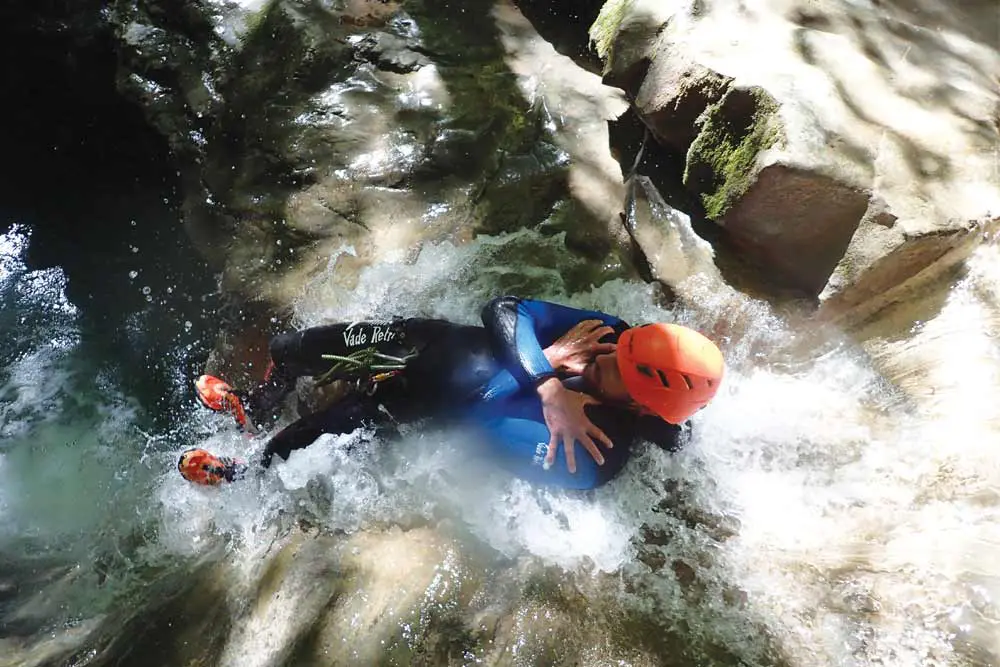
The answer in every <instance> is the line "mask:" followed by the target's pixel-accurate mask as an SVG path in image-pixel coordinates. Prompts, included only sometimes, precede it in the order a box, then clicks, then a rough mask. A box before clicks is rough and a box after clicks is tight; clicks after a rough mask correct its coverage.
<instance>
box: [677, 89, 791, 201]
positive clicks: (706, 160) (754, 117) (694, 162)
mask: <svg viewBox="0 0 1000 667" xmlns="http://www.w3.org/2000/svg"><path fill="white" fill-rule="evenodd" d="M698 122H699V123H700V125H701V129H700V131H699V133H698V136H697V137H696V138H695V140H694V143H692V144H691V148H690V149H689V150H688V155H687V164H686V166H685V170H684V185H686V186H687V187H688V188H689V189H691V190H693V191H694V192H695V193H696V194H697V195H698V196H699V197H700V198H701V202H702V205H703V206H704V208H705V215H706V216H707V217H708V218H709V219H711V220H719V219H721V218H722V217H723V216H724V215H725V214H726V213H727V212H728V211H729V210H730V209H731V208H732V207H733V205H734V204H735V203H736V202H737V201H738V200H739V199H740V198H741V197H743V195H745V194H746V193H747V190H749V188H750V185H751V184H752V183H753V179H754V177H755V176H756V174H757V172H758V169H757V159H758V156H759V155H760V154H761V153H762V152H763V151H765V150H767V149H769V148H771V147H772V146H774V145H775V144H777V143H778V142H779V141H781V140H782V138H783V136H784V135H783V130H782V124H781V121H780V119H779V118H778V103H777V102H775V100H774V98H772V97H771V96H770V95H769V94H768V93H767V92H766V91H765V90H763V89H762V88H757V87H753V88H747V89H743V88H731V89H730V90H729V91H728V92H727V93H726V94H725V95H724V96H723V97H722V99H721V100H719V102H717V103H715V104H712V105H709V107H708V108H707V109H706V110H705V112H704V113H703V114H702V116H701V117H700V118H699V121H698Z"/></svg>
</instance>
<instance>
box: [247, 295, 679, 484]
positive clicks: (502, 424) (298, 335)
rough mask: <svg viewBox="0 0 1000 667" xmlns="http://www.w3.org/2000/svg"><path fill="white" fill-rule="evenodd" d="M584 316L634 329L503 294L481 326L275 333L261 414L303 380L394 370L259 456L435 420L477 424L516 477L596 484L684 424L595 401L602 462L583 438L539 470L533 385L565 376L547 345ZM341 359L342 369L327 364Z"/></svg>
mask: <svg viewBox="0 0 1000 667" xmlns="http://www.w3.org/2000/svg"><path fill="white" fill-rule="evenodd" d="M589 319H597V320H601V321H602V322H604V323H605V324H607V325H608V326H610V327H611V328H612V329H613V330H614V333H613V334H610V335H609V336H608V337H607V338H606V341H605V342H613V341H615V340H617V338H618V336H619V335H620V334H621V333H622V332H623V331H624V330H625V329H627V328H628V324H626V323H625V322H624V321H622V320H620V319H619V318H616V317H612V316H610V315H607V314H605V313H600V312H597V311H590V310H581V309H577V308H570V307H567V306H562V305H559V304H555V303H549V302H545V301H537V300H532V299H521V298H517V297H511V296H504V297H499V298H496V299H494V300H492V301H490V302H489V303H488V304H487V305H486V306H485V307H484V308H483V311H482V321H483V326H481V327H479V326H468V325H461V324H454V323H452V322H448V321H445V320H438V319H423V318H409V319H398V320H394V321H390V322H374V321H367V322H354V323H338V324H332V325H328V326H321V327H313V328H309V329H305V330H302V331H297V332H293V333H289V334H282V335H279V336H276V337H275V338H274V339H272V341H271V346H270V352H271V359H272V361H273V363H274V370H273V372H272V375H271V376H270V379H269V381H268V382H267V383H265V384H264V385H262V386H261V387H259V388H258V389H257V390H255V391H254V392H252V393H251V394H250V397H249V398H250V400H249V408H250V411H251V414H252V416H254V417H255V418H260V417H261V416H263V415H264V414H267V413H268V412H273V408H274V406H275V404H276V403H277V399H279V398H280V397H281V396H282V395H283V394H284V393H285V392H287V390H288V389H289V388H290V387H291V386H292V383H293V382H294V379H295V378H296V377H300V376H313V377H323V378H324V379H326V378H332V377H336V378H338V379H339V378H343V379H350V378H359V377H361V378H368V377H369V376H370V375H373V374H378V373H381V372H385V373H388V374H390V375H392V377H390V378H389V379H385V380H384V381H381V382H378V383H377V384H365V383H363V385H362V386H368V387H374V388H375V391H374V393H369V392H367V391H363V390H361V391H357V392H353V393H351V394H349V395H348V396H347V397H346V398H344V399H342V400H340V401H338V402H337V403H335V404H334V405H332V406H331V407H329V408H327V409H324V410H322V411H320V412H317V413H314V414H311V415H307V416H305V417H302V418H301V419H299V420H298V421H296V422H294V423H292V424H291V425H289V426H288V427H286V428H285V429H283V430H281V431H280V432H279V433H277V434H276V435H275V436H274V437H273V438H272V439H271V440H270V442H269V443H268V444H267V447H266V449H265V452H264V457H263V463H264V465H269V464H270V462H271V459H272V457H273V456H274V455H275V454H277V455H278V456H280V457H281V458H284V459H287V458H288V456H289V454H290V453H291V452H292V451H293V450H295V449H300V448H302V447H306V446H308V445H310V444H311V443H312V442H314V441H315V440H316V439H317V438H318V437H319V436H320V435H322V434H324V433H334V434H336V433H349V432H351V431H353V430H355V429H356V428H359V427H362V426H365V427H369V428H375V429H376V430H380V431H382V432H384V433H391V432H392V430H393V429H394V426H393V422H397V423H398V422H407V421H412V420H418V419H425V418H434V419H437V420H442V421H451V422H454V423H459V424H463V425H466V426H471V427H473V428H474V429H477V430H478V431H479V432H480V433H481V434H482V436H483V440H484V441H485V442H486V443H487V444H488V448H489V450H490V454H491V457H492V458H494V459H495V460H496V461H497V462H498V463H499V464H501V465H503V466H504V467H506V468H507V469H508V470H510V471H511V472H512V473H513V474H514V475H517V476H519V477H522V478H525V479H528V480H529V481H532V482H535V483H539V484H547V485H556V486H561V487H566V488H576V489H585V488H593V487H596V486H599V485H601V484H603V483H605V482H606V481H608V480H609V479H611V478H612V477H613V476H614V475H615V474H617V473H618V471H619V470H621V468H622V466H624V464H625V462H626V460H627V459H628V455H629V450H630V448H631V446H632V444H633V443H634V441H635V440H636V439H638V438H642V439H646V440H649V441H652V442H654V443H656V444H658V445H660V446H662V447H665V448H668V449H671V450H673V449H676V448H677V447H678V445H679V437H680V429H679V427H677V426H673V425H671V424H668V423H666V422H663V421H662V420H660V419H657V418H656V417H652V416H639V415H637V414H635V413H634V412H630V411H628V410H625V409H624V408H622V407H618V406H611V405H603V404H602V405H588V406H587V407H586V411H587V415H588V417H589V418H590V420H591V421H592V422H593V423H594V424H595V425H596V426H597V427H598V428H600V429H601V430H603V431H604V432H605V433H606V434H607V435H608V437H609V438H610V439H611V440H612V442H613V443H614V445H615V446H614V447H613V448H612V449H610V450H604V451H603V453H604V458H605V463H604V465H603V466H598V465H597V463H596V462H595V461H594V460H593V458H592V457H591V456H590V454H589V453H587V452H586V450H584V449H583V447H582V446H580V445H577V447H578V449H577V455H576V461H577V471H576V473H575V474H573V473H570V472H569V471H568V470H567V468H566V459H565V453H564V450H563V448H562V447H560V449H559V453H558V455H557V459H556V462H555V464H554V465H553V466H552V467H551V468H550V469H549V470H547V471H546V470H544V469H543V468H542V462H543V459H544V456H545V452H546V449H547V447H548V443H549V431H548V428H547V427H546V425H545V420H544V418H543V416H542V404H541V400H540V399H539V397H538V395H537V393H536V387H537V385H538V384H539V383H540V382H541V381H543V380H545V379H548V378H550V377H560V376H559V375H558V374H557V373H556V371H555V370H553V368H552V366H551V365H550V364H549V362H548V360H547V359H546V358H545V355H544V353H543V349H544V348H545V347H547V346H548V345H550V344H551V343H553V342H554V341H555V340H556V339H558V338H559V337H560V336H562V335H563V334H564V333H566V332H567V331H568V330H569V329H571V328H572V327H573V326H574V325H576V324H578V323H579V322H581V321H583V320H589ZM373 352H377V353H378V354H379V355H384V356H373V354H372V353H373ZM331 356H333V357H334V359H331V358H330V357H331ZM396 360H400V361H399V363H397V361H396ZM335 364H339V368H332V367H333V366H334V365H335ZM380 366H389V367H390V368H388V369H386V368H380ZM396 366H400V367H401V368H396ZM561 379H562V380H563V382H564V384H566V386H567V387H568V388H570V389H574V390H577V391H586V389H585V387H583V386H582V382H581V378H578V377H577V378H561ZM387 413H388V414H387ZM390 415H391V417H390Z"/></svg>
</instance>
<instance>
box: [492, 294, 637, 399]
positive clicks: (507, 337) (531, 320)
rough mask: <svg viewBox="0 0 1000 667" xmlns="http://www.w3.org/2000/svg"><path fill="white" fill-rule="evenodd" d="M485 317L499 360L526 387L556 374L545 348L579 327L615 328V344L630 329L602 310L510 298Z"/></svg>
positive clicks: (497, 300) (495, 304) (494, 305)
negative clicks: (596, 324) (589, 323)
mask: <svg viewBox="0 0 1000 667" xmlns="http://www.w3.org/2000/svg"><path fill="white" fill-rule="evenodd" d="M481 317H482V320H483V324H484V325H485V327H486V331H487V332H488V334H489V337H490V341H491V344H492V346H493V350H494V353H495V354H496V357H497V359H498V360H499V362H500V363H501V364H502V365H503V367H504V368H505V369H506V370H507V371H509V372H510V373H511V374H512V375H513V377H514V379H515V380H516V381H517V383H518V384H519V385H520V386H521V387H522V388H528V387H534V386H536V385H537V384H538V383H539V382H541V381H542V380H544V379H546V378H549V377H554V376H555V375H556V372H555V370H554V369H553V368H552V365H551V364H550V363H549V361H548V359H546V357H545V353H544V349H545V348H546V347H548V346H549V345H551V344H552V343H553V342H554V341H555V340H556V339H557V338H559V337H560V336H562V335H563V334H564V333H566V332H567V331H569V330H570V329H571V328H572V327H573V326H575V325H576V324H579V323H580V322H583V321H584V320H599V321H601V322H604V323H605V324H607V325H609V326H611V327H612V328H613V329H614V334H612V335H610V336H608V340H609V341H611V342H613V341H615V340H617V339H618V336H619V335H620V334H621V332H622V331H624V330H625V329H627V328H628V324H626V323H625V322H624V321H623V320H621V319H620V318H618V317H615V316H613V315H608V314H607V313H602V312H600V311H596V310H586V309H581V308H572V307H570V306H564V305H561V304H557V303H552V302H549V301H540V300H536V299H525V298H520V297H516V296H510V295H506V296H500V297H497V298H495V299H492V300H491V301H490V302H489V303H487V304H486V305H485V306H484V307H483V310H482V313H481Z"/></svg>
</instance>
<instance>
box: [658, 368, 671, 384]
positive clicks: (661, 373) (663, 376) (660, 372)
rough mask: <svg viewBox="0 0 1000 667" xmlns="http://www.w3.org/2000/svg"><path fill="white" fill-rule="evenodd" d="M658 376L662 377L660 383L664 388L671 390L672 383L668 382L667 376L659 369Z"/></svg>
mask: <svg viewBox="0 0 1000 667" xmlns="http://www.w3.org/2000/svg"><path fill="white" fill-rule="evenodd" d="M656 374H657V375H659V376H660V382H662V383H663V386H664V387H666V388H667V389H670V381H669V380H667V374H666V373H664V372H663V371H661V370H659V369H657V370H656Z"/></svg>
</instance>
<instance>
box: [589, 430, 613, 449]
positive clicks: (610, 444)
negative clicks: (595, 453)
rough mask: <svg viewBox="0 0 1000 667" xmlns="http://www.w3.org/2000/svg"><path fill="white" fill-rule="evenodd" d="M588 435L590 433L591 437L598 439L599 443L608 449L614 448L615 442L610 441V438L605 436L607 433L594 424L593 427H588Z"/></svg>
mask: <svg viewBox="0 0 1000 667" xmlns="http://www.w3.org/2000/svg"><path fill="white" fill-rule="evenodd" d="M590 435H592V436H593V437H595V438H597V439H598V440H600V441H601V443H602V444H603V445H604V446H605V447H607V448H608V449H614V448H615V443H613V442H611V438H609V437H608V436H607V434H606V433H604V431H602V430H601V429H599V428H597V427H596V426H594V427H593V428H591V429H590Z"/></svg>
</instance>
